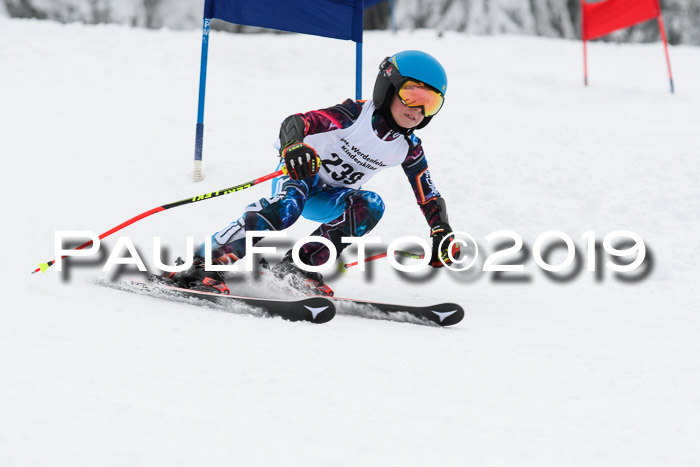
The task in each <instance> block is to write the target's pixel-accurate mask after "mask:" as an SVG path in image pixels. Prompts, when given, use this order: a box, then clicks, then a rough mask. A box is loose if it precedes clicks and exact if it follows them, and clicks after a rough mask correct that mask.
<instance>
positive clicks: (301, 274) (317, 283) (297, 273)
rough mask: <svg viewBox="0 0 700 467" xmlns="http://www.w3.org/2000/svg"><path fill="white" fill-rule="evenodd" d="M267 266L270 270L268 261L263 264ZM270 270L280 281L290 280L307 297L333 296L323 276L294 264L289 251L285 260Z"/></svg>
mask: <svg viewBox="0 0 700 467" xmlns="http://www.w3.org/2000/svg"><path fill="white" fill-rule="evenodd" d="M263 261H264V260H263ZM266 266H267V268H270V267H269V265H267V261H265V264H263V268H265V267H266ZM270 270H271V271H272V274H274V275H275V277H276V278H278V279H286V278H290V279H291V284H292V286H293V287H294V288H295V289H297V290H299V291H301V292H304V293H305V294H307V295H308V294H310V295H323V296H326V297H332V296H333V290H332V289H331V288H330V287H328V286H327V285H326V284H324V283H323V276H322V275H321V274H320V273H318V272H309V271H304V270H303V269H301V268H300V267H298V266H297V265H296V264H294V260H292V252H291V251H288V252H287V254H286V255H284V258H282V261H280V262H279V263H277V264H276V265H275V266H273V267H272V268H271V269H270Z"/></svg>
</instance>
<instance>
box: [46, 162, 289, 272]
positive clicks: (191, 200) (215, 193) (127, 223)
mask: <svg viewBox="0 0 700 467" xmlns="http://www.w3.org/2000/svg"><path fill="white" fill-rule="evenodd" d="M285 174H286V170H285V169H284V168H282V169H280V170H278V171H276V172H272V173H269V174H267V175H264V176H262V177H260V178H256V179H255V180H251V181H249V182H246V183H241V184H240V185H236V186H232V187H230V188H224V189H223V190H217V191H212V192H211V193H205V194H203V195H199V196H193V197H191V198H187V199H183V200H180V201H175V202H174V203H169V204H164V205H163V206H158V207H157V208H153V209H151V210H150V211H146V212H142V213H141V214H139V215H138V216H134V217H132V218H131V219H129V220H128V221H124V222H122V223H121V224H119V225H118V226H116V227H112V228H111V229H109V230H108V231H106V232H104V233H103V234H101V235H100V236H99V239H100V240H102V239H103V238H105V237H109V236H110V235H112V234H113V233H114V232H119V231H120V230H122V229H123V228H124V227H128V226H130V225H131V224H134V223H136V222H138V221H140V220H141V219H145V218H146V217H148V216H150V215H152V214H155V213H157V212H161V211H165V210H166V209H171V208H176V207H178V206H182V205H185V204H192V203H196V202H199V201H204V200H206V199H211V198H216V197H217V196H223V195H228V194H231V193H236V192H237V191H241V190H245V189H246V188H250V187H252V186H254V185H257V184H259V183H262V182H266V181H267V180H270V179H271V178H275V177H279V176H280V175H285ZM90 245H92V240H90V241H87V242H85V243H83V244H82V245H80V246H78V247H76V248H74V250H82V249H83V248H87V247H89V246H90ZM63 258H65V256H63V257H62V258H61V259H63ZM55 262H56V260H55V259H54V260H51V261H48V262H46V263H39V267H38V268H36V269H35V270H34V271H32V274H34V273H37V272H40V271H41V272H46V270H47V269H48V268H49V267H51V265H53V264H54V263H55Z"/></svg>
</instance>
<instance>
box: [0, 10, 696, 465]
mask: <svg viewBox="0 0 700 467" xmlns="http://www.w3.org/2000/svg"><path fill="white" fill-rule="evenodd" d="M409 48H421V49H423V50H425V51H427V52H430V53H433V54H435V55H436V56H438V57H439V58H440V59H441V60H442V61H443V63H444V65H445V67H446V69H447V70H448V74H449V80H450V81H449V86H450V88H449V90H448V94H447V103H446V105H445V108H444V109H443V110H442V111H441V113H440V115H438V116H437V117H436V118H435V121H434V122H433V123H431V125H430V126H429V127H428V128H426V129H425V130H423V131H422V132H421V134H420V136H421V137H422V138H423V140H424V144H425V148H426V152H427V154H428V157H429V160H430V163H431V173H432V175H433V178H434V180H435V182H436V184H437V186H438V187H439V189H440V191H441V193H442V194H443V196H444V197H445V198H446V199H447V202H448V205H449V209H450V220H451V223H452V225H453V226H454V227H455V228H457V229H460V230H464V231H467V232H469V233H470V234H472V235H473V236H474V237H475V238H476V239H477V241H478V242H479V244H480V246H482V247H483V248H484V250H485V252H489V251H493V245H491V244H489V242H488V241H486V240H485V236H486V235H488V234H489V233H491V232H494V231H498V230H502V229H508V230H512V231H515V232H517V233H518V234H520V235H521V236H522V237H523V239H524V240H525V243H526V244H528V245H529V246H532V244H533V242H534V240H535V239H536V238H537V236H538V235H540V234H542V233H543V232H545V231H548V230H552V229H557V230H561V231H564V232H566V233H568V234H569V235H571V236H572V238H573V239H574V240H575V241H576V242H577V244H579V245H580V246H584V244H583V242H582V241H581V240H580V236H581V235H582V234H583V233H584V232H586V231H590V230H594V231H596V233H597V236H598V238H599V239H601V240H602V237H603V236H604V235H605V234H606V233H608V232H611V231H613V230H618V229H626V230H631V231H634V232H636V233H637V234H639V235H640V236H641V237H642V238H643V239H644V240H645V242H646V244H647V245H648V247H649V249H650V251H652V253H653V258H654V263H653V268H652V271H651V274H650V275H649V276H648V277H647V278H646V279H645V280H642V281H638V282H634V283H628V282H623V281H621V280H619V279H618V278H616V277H615V276H614V275H613V274H612V273H611V272H610V271H605V272H604V273H603V277H602V280H600V281H596V280H595V275H594V273H590V272H587V271H585V268H584V270H583V271H581V272H579V274H578V276H576V277H575V278H574V279H573V280H570V281H568V282H564V283H559V282H554V281H552V280H550V279H548V278H547V277H545V276H544V274H542V272H541V271H539V270H538V268H537V267H536V265H535V263H534V262H533V260H532V259H531V258H530V259H528V260H527V261H526V262H525V268H526V274H527V275H528V276H529V278H530V280H529V282H518V283H504V282H498V281H494V280H493V273H476V274H466V275H465V274H455V273H450V272H448V271H445V270H441V271H439V272H437V273H420V274H418V277H417V278H415V277H413V279H410V278H406V277H403V276H401V275H399V274H398V273H397V272H395V271H394V270H393V269H391V268H390V267H389V266H388V265H387V264H386V263H385V262H384V261H380V262H376V263H374V264H373V265H372V267H371V268H370V271H371V273H368V274H362V273H359V272H357V271H355V272H349V273H346V274H343V275H338V274H331V275H330V276H329V277H330V279H329V282H330V283H331V285H332V286H333V287H334V289H335V290H336V292H337V293H338V294H339V295H347V296H355V297H366V298H372V299H381V300H385V301H403V302H408V303H414V302H415V303H418V302H420V303H430V302H434V301H441V300H454V301H458V302H460V303H461V304H463V305H464V306H465V308H466V309H467V317H466V318H465V320H464V321H463V322H462V323H460V324H459V325H458V326H456V327H454V328H451V329H439V328H434V327H425V326H417V325H414V324H405V323H394V322H386V321H373V320H367V319H362V318H358V317H353V316H343V315H340V316H338V317H337V318H336V319H335V320H334V321H332V322H331V323H329V324H327V325H323V326H314V325H310V324H301V323H288V322H284V321H282V320H279V319H261V318H256V317H252V316H249V315H247V314H245V313H223V312H219V311H215V310H211V309H207V308H198V307H192V306H190V305H187V304H177V303H171V302H161V301H157V300H151V299H148V298H144V297H141V296H136V295H129V294H125V293H123V292H119V291H116V290H111V289H107V288H103V287H99V286H97V285H95V284H94V283H93V281H94V279H95V278H96V277H103V275H102V273H100V270H99V269H100V268H99V265H101V264H102V263H100V264H97V263H95V264H92V265H88V266H85V265H83V266H81V267H74V268H72V269H71V270H70V279H69V280H62V277H61V275H59V274H57V273H56V272H55V271H51V270H50V271H49V272H47V273H46V274H43V275H38V274H37V275H30V274H29V272H30V271H31V270H32V269H33V268H35V267H36V263H38V262H41V261H47V260H49V259H51V258H53V243H54V239H53V236H54V231H56V230H81V229H84V230H93V231H96V232H98V233H99V232H103V231H105V230H107V229H109V228H111V227H112V226H114V225H117V224H118V223H120V222H122V221H124V220H126V219H128V218H130V217H132V216H134V215H136V214H138V213H140V212H143V211H146V210H148V209H150V208H153V207H156V206H159V205H162V204H165V203H168V202H172V201H176V200H179V199H183V198H187V197H189V196H192V195H195V194H200V193H206V192H208V191H213V190H216V189H220V188H224V187H228V186H232V185H235V184H237V183H240V182H244V181H247V180H250V179H252V178H255V177H258V176H260V175H262V174H265V173H268V172H269V171H271V170H272V169H273V166H274V163H275V153H274V150H273V149H272V148H271V144H272V141H273V140H274V138H275V137H276V135H277V132H278V125H279V122H280V121H281V120H282V119H283V118H284V117H285V116H287V115H288V114H290V113H293V112H298V111H304V110H309V109H315V108H321V107H325V106H328V105H332V104H334V103H336V102H339V101H340V100H342V99H344V98H346V97H351V96H352V95H353V93H354V73H353V71H354V53H353V49H354V46H353V45H352V44H350V43H345V42H340V41H333V40H324V39H320V38H314V37H302V36H291V35H284V36H279V35H255V36H242V37H241V36H231V35H226V34H217V33H214V34H213V37H212V39H211V46H210V64H209V81H208V88H207V106H206V127H205V128H206V129H205V153H204V159H205V175H206V179H205V181H204V182H201V183H198V184H194V183H192V181H191V158H192V149H193V140H194V122H195V112H196V105H197V102H196V98H197V92H196V91H197V82H198V72H199V69H198V64H199V52H200V36H199V33H196V32H171V31H158V32H154V31H143V30H138V29H130V28H124V27H117V26H92V27H86V26H80V25H60V24H55V23H49V22H37V21H28V20H7V19H0V69H2V74H1V75H0V105H1V107H2V112H1V113H0V134H1V135H2V146H1V147H2V154H3V156H4V157H3V161H4V163H5V174H6V176H5V180H4V181H3V183H2V184H1V187H2V188H1V189H2V197H3V199H4V200H5V208H4V212H5V217H6V221H5V222H4V225H5V227H4V229H3V240H4V244H5V248H4V249H3V252H2V260H3V261H2V263H3V265H4V267H3V268H2V271H1V272H0V283H1V284H2V290H3V292H4V293H3V294H2V298H0V300H1V301H2V302H1V303H2V305H1V307H0V309H1V310H2V311H1V312H0V406H1V407H2V411H1V416H0V465H3V466H34V465H36V466H44V465H66V466H69V465H70V466H93V465H101V466H122V465H130V466H140V465H169V466H185V465H232V464H234V465H334V466H335V465H338V466H340V465H493V466H502V465H538V466H541V465H581V466H589V465H596V466H601V465H609V466H617V465H622V464H624V465H637V466H647V465H648V466H661V465H663V466H667V465H674V466H691V465H698V463H700V448H699V447H698V443H697V438H698V435H700V421H699V420H700V359H699V357H698V355H700V339H698V336H699V335H700V317H699V316H698V314H699V312H700V311H699V307H698V280H699V279H700V275H699V274H698V268H697V265H698V262H699V261H700V253H699V252H698V249H697V248H696V247H695V244H696V241H697V235H698V232H699V231H700V229H699V227H700V196H699V195H700V188H698V184H697V180H698V178H699V177H698V176H699V175H700V160H699V159H698V154H700V137H699V134H698V128H700V79H698V77H699V76H700V49H698V48H694V47H673V48H672V49H671V60H672V65H673V67H674V73H675V75H676V87H677V94H676V95H673V96H672V95H670V94H669V92H668V84H667V78H666V74H665V73H666V71H665V66H664V63H663V51H662V48H661V45H660V44H648V45H627V46H620V45H612V44H598V43H595V44H590V45H589V58H590V64H589V65H590V68H589V69H590V76H591V86H590V87H589V88H588V89H586V88H584V87H583V86H582V77H581V48H580V44H579V43H576V42H568V41H561V40H547V39H538V38H524V37H515V36H504V37H491V38H485V37H470V36H465V35H456V34H449V33H448V34H445V35H444V36H443V37H442V38H438V37H436V36H435V35H434V34H433V33H430V32H425V31H423V32H416V33H403V34H399V35H397V36H392V35H390V34H385V33H374V34H367V37H366V43H365V54H364V67H365V79H364V83H363V85H364V89H365V91H366V92H365V94H366V95H369V90H371V86H372V83H373V78H374V70H375V67H376V66H377V64H378V63H379V61H380V60H381V59H382V58H383V57H384V56H386V55H388V54H390V53H393V52H395V51H398V50H401V49H409ZM282 57H283V58H284V59H282ZM321 57H322V58H321ZM367 188H368V189H374V190H376V191H377V192H378V193H379V194H380V195H381V196H382V198H383V199H384V201H385V203H386V205H387V212H386V213H385V216H384V219H383V220H382V222H381V223H380V224H379V226H378V227H377V229H376V230H375V231H374V232H373V233H372V234H373V235H377V236H381V237H382V238H383V239H384V240H385V244H386V243H388V241H390V240H392V239H393V238H396V237H398V236H400V235H416V236H424V237H425V236H427V228H426V225H425V221H424V220H423V218H422V216H421V214H420V211H419V210H418V209H417V208H415V207H414V201H413V195H412V194H411V193H410V188H409V186H408V183H406V181H405V179H404V176H403V175H402V173H401V171H400V170H399V169H395V170H393V171H386V172H384V173H382V174H380V175H379V176H377V177H376V178H375V179H373V180H372V182H371V183H370V185H368V186H367ZM268 190H269V185H264V186H260V187H254V188H251V189H249V190H246V191H245V192H241V193H237V194H234V195H229V196H226V197H221V198H219V199H215V200H211V201H206V202H203V203H201V204H196V205H190V206H184V207H180V208H177V209H174V210H170V211H167V212H164V213H160V214H157V215H155V216H153V217H150V218H148V219H146V220H143V221H141V222H139V223H137V224H135V225H133V226H131V227H129V228H128V229H127V230H125V231H123V232H122V233H123V234H124V235H128V236H129V237H130V238H131V239H132V240H133V241H134V242H135V244H136V245H137V246H139V248H140V250H141V251H142V253H143V254H144V256H145V257H150V255H151V250H152V248H151V246H150V244H151V241H152V240H151V239H152V237H153V236H154V235H158V236H161V237H162V239H163V243H164V244H165V245H168V247H169V248H170V251H171V253H172V255H178V254H181V252H182V251H183V249H184V237H185V236H188V235H190V236H194V237H195V238H196V239H197V240H199V239H201V238H202V237H203V236H204V235H207V234H211V233H213V232H214V231H216V230H218V229H219V228H221V227H223V226H224V225H226V224H227V223H228V222H229V221H231V220H233V219H235V218H236V217H238V216H239V215H240V213H241V212H242V209H243V208H244V207H245V205H246V204H248V203H250V202H251V201H253V200H255V199H257V198H258V197H260V196H264V195H267V193H268ZM313 228H314V226H313V224H311V223H310V222H308V221H300V222H299V223H297V224H296V225H295V226H293V228H292V229H290V230H289V234H290V240H289V242H287V244H291V242H292V241H293V240H294V239H295V238H299V237H301V236H303V235H307V234H308V233H310V232H311V231H312V230H313ZM114 242H115V240H114V239H112V240H110V241H106V242H105V244H106V245H105V246H107V247H109V246H113V245H114ZM281 251H284V250H283V249H281ZM347 257H348V259H352V258H351V257H352V254H348V255H347ZM482 260H483V257H482ZM149 262H150V260H149ZM18 293H19V294H18ZM261 293H264V291H262V292H261Z"/></svg>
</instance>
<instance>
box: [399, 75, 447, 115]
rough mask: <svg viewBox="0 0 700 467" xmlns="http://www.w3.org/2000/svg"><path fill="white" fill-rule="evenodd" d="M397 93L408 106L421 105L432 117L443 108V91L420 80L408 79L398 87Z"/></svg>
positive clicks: (424, 112)
mask: <svg viewBox="0 0 700 467" xmlns="http://www.w3.org/2000/svg"><path fill="white" fill-rule="evenodd" d="M396 89H397V90H396V95H397V96H399V99H401V102H403V104H404V105H405V106H407V107H420V108H421V110H422V111H423V115H424V116H426V117H432V116H433V115H435V114H436V113H438V111H439V110H440V109H441V108H442V104H443V103H444V102H445V98H444V97H443V95H442V93H440V92H438V91H436V90H435V89H433V88H431V87H430V86H428V85H426V84H423V83H421V82H419V81H414V80H412V79H408V80H406V81H403V83H402V84H401V86H399V87H397V88H396Z"/></svg>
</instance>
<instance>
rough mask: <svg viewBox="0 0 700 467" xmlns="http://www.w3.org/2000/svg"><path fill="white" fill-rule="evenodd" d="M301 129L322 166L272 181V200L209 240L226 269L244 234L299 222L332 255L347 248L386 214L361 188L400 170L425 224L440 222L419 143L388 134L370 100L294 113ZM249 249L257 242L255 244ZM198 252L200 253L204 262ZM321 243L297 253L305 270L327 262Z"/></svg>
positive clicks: (240, 251) (237, 255) (255, 206)
mask: <svg viewBox="0 0 700 467" xmlns="http://www.w3.org/2000/svg"><path fill="white" fill-rule="evenodd" d="M298 115H299V116H300V117H301V118H302V119H303V120H304V123H305V132H304V133H305V138H304V142H305V143H307V144H309V145H310V146H312V147H313V148H315V149H316V150H317V152H318V154H319V156H320V157H321V159H322V161H323V164H322V165H321V169H320V171H319V173H318V174H317V175H315V176H313V177H311V178H308V179H305V180H292V179H290V178H289V177H287V176H283V177H279V178H277V179H275V183H274V185H273V195H272V196H271V197H269V198H262V199H260V200H258V201H256V202H254V203H252V204H250V205H249V206H247V207H246V208H245V211H244V213H243V215H242V216H241V217H240V218H239V219H238V220H236V221H234V222H232V223H231V224H229V225H228V226H226V227H225V228H224V229H222V230H220V231H219V232H217V233H216V234H214V235H213V236H212V249H213V250H212V258H213V261H214V263H217V264H231V263H233V262H235V261H237V260H238V259H240V258H242V257H243V256H244V255H245V232H246V231H253V230H283V229H286V228H288V227H290V226H291V225H292V224H294V222H296V220H297V219H299V217H300V216H302V215H303V216H304V217H306V218H307V219H310V220H313V221H317V222H321V225H320V226H319V227H318V229H316V230H315V231H314V232H313V233H312V234H311V235H313V236H320V237H324V238H326V239H328V240H330V241H331V242H332V243H333V244H334V245H335V247H336V250H337V252H338V254H339V253H340V252H341V251H342V250H343V249H344V248H345V247H346V246H348V244H346V243H341V238H342V237H360V236H362V235H365V234H366V233H368V232H370V231H371V230H372V229H373V228H374V227H375V226H376V225H377V223H378V222H379V220H380V219H381V217H382V214H383V213H384V203H383V202H382V199H381V198H380V197H379V195H378V194H376V193H374V192H371V191H366V190H362V189H361V184H364V183H366V182H367V180H368V179H369V178H371V177H372V176H373V175H374V174H376V173H377V172H379V171H380V170H383V169H384V168H388V167H391V166H396V165H401V166H402V167H403V170H404V172H405V174H406V176H407V177H408V180H409V182H410V184H411V186H412V188H413V192H414V194H415V196H416V199H417V201H418V204H419V206H420V208H421V210H422V212H423V214H424V215H425V218H426V220H427V221H428V224H429V225H430V226H432V225H433V224H434V223H436V222H438V220H439V218H440V207H439V203H438V202H437V200H438V198H439V197H440V194H439V193H438V191H437V189H436V188H435V186H434V185H433V183H432V181H431V179H430V173H429V172H428V163H427V161H426V159H425V154H424V153H423V147H422V145H421V142H420V140H419V139H418V138H417V137H416V136H414V135H411V136H404V135H403V134H401V133H398V132H395V131H393V130H391V128H390V127H389V124H388V123H387V122H386V120H385V119H384V117H382V116H381V115H380V114H379V113H378V112H376V111H375V108H374V104H373V103H372V101H352V100H350V99H348V100H346V101H345V102H343V103H342V104H339V105H336V106H333V107H330V108H327V109H322V110H316V111H311V112H307V113H304V114H298ZM253 243H255V240H254V242H253ZM203 248H204V246H203V245H202V247H200V250H199V251H198V254H200V255H201V256H204V249H203ZM329 256H330V252H329V250H328V248H327V247H326V246H325V245H323V244H322V243H308V244H306V245H305V246H304V247H302V249H301V251H300V257H301V259H302V260H303V261H304V262H305V263H306V264H309V265H320V264H324V263H325V262H326V261H328V259H329Z"/></svg>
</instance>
